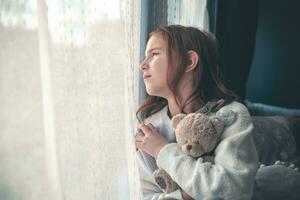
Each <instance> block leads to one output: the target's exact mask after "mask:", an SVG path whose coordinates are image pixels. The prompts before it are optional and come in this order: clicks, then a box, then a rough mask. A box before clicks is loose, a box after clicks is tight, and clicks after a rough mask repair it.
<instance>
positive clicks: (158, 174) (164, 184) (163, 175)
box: [153, 169, 179, 193]
mask: <svg viewBox="0 0 300 200" xmlns="http://www.w3.org/2000/svg"><path fill="white" fill-rule="evenodd" d="M153 176H154V180H155V182H156V183H157V185H158V187H159V188H160V189H161V190H162V191H163V192H165V193H170V192H173V191H175V190H177V189H178V188H179V186H178V185H177V184H176V183H175V182H174V181H173V180H172V178H171V176H170V175H169V174H168V173H167V172H166V171H165V170H163V169H158V170H156V171H155V172H154V174H153Z"/></svg>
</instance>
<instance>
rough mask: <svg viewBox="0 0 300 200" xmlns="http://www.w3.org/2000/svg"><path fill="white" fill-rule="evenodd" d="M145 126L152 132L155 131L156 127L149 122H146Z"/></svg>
mask: <svg viewBox="0 0 300 200" xmlns="http://www.w3.org/2000/svg"><path fill="white" fill-rule="evenodd" d="M147 126H148V127H149V128H150V129H151V130H152V132H156V128H155V127H154V126H153V125H152V124H151V123H149V124H147Z"/></svg>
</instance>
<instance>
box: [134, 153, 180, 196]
mask: <svg viewBox="0 0 300 200" xmlns="http://www.w3.org/2000/svg"><path fill="white" fill-rule="evenodd" d="M145 157H147V155H146V154H145V153H143V152H141V151H138V152H137V160H138V166H139V172H140V181H141V189H142V193H143V199H144V200H167V199H178V200H182V199H183V198H182V195H181V192H180V190H176V191H174V192H171V193H169V194H164V193H162V191H161V190H160V189H159V187H158V186H157V185H156V184H155V182H154V178H153V175H152V173H151V168H153V166H151V165H150V163H148V162H147V161H146V160H147V159H145Z"/></svg>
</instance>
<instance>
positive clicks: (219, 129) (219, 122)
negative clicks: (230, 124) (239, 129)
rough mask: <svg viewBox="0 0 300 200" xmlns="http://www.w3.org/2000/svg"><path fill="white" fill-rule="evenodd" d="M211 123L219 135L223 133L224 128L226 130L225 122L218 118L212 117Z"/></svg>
mask: <svg viewBox="0 0 300 200" xmlns="http://www.w3.org/2000/svg"><path fill="white" fill-rule="evenodd" d="M210 121H211V123H212V124H213V126H214V127H215V129H216V131H217V133H218V134H220V133H222V131H223V128H224V123H223V121H222V120H221V119H220V118H219V117H216V116H213V117H210Z"/></svg>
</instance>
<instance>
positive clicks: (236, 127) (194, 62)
mask: <svg viewBox="0 0 300 200" xmlns="http://www.w3.org/2000/svg"><path fill="white" fill-rule="evenodd" d="M140 69H141V71H142V73H143V78H144V83H145V86H146V91H147V98H146V100H145V102H144V103H143V104H142V105H141V106H140V107H139V109H138V110H137V112H136V115H137V118H138V120H139V122H141V121H142V123H140V124H139V125H138V127H137V132H140V131H142V132H143V133H144V135H142V134H137V135H136V137H135V145H136V148H137V149H138V150H139V151H137V154H138V162H139V169H140V176H141V186H142V192H143V197H144V199H251V197H252V193H253V186H254V178H255V175H256V172H257V169H258V165H259V163H258V154H257V151H256V148H255V144H254V140H253V138H252V135H251V133H252V130H253V124H252V121H251V117H250V115H249V112H248V110H247V108H246V107H245V106H244V105H243V104H241V103H239V102H238V101H239V98H238V97H237V95H235V94H234V93H233V92H232V91H230V90H228V89H226V87H225V86H224V84H223V83H222V82H221V79H220V77H219V67H218V64H217V45H216V40H215V38H214V37H213V35H211V34H209V33H207V32H204V31H200V30H199V29H197V28H193V27H184V26H181V25H169V26H161V27H159V28H158V29H156V30H155V31H153V32H151V33H150V34H149V39H148V42H147V46H146V50H145V60H144V61H143V62H142V64H141V65H140ZM199 110H201V111H204V112H205V113H207V114H208V115H216V114H218V112H220V113H222V115H225V116H226V113H229V112H230V113H232V112H233V113H234V114H235V115H236V120H235V121H234V122H233V123H232V124H231V125H230V126H227V127H225V129H224V131H223V133H222V136H221V139H220V142H219V144H218V145H217V147H216V149H215V151H214V155H215V163H214V164H211V163H208V162H203V160H202V159H193V158H191V157H190V156H187V155H185V154H184V153H183V152H182V151H181V149H180V147H179V146H178V144H177V143H176V138H175V134H174V131H173V130H172V128H171V124H170V122H171V118H172V117H173V116H174V115H176V114H178V113H185V114H188V113H191V112H197V111H199ZM157 167H160V168H162V169H164V170H166V171H167V172H168V173H169V175H170V176H171V177H172V178H173V180H174V181H176V182H177V183H178V185H179V186H180V188H181V189H179V190H177V191H174V192H171V193H169V194H164V193H162V191H160V189H159V188H158V186H157V185H156V183H155V181H154V179H153V176H152V173H153V172H154V171H155V170H156V169H157Z"/></svg>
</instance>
